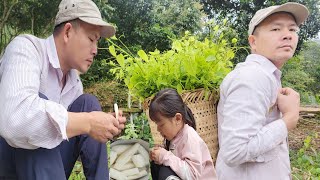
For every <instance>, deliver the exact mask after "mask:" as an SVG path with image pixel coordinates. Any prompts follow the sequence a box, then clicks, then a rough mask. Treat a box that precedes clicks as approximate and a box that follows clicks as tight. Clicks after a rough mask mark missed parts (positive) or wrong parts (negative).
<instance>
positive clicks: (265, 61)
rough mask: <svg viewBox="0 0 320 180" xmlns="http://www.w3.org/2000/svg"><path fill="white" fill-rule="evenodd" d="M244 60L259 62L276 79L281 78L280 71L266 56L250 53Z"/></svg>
mask: <svg viewBox="0 0 320 180" xmlns="http://www.w3.org/2000/svg"><path fill="white" fill-rule="evenodd" d="M246 62H255V63H258V64H260V65H261V66H262V67H263V69H264V70H266V71H267V72H268V73H271V74H274V75H275V76H276V77H277V78H278V79H280V78H281V74H282V72H281V71H280V70H279V69H278V68H277V67H276V66H275V65H274V64H273V63H272V62H271V61H270V60H269V59H268V58H266V57H264V56H262V55H259V54H250V55H248V56H247V58H246Z"/></svg>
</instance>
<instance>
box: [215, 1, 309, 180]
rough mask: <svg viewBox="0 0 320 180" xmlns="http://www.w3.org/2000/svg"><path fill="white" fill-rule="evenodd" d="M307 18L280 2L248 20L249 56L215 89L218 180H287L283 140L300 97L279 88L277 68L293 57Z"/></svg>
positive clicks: (293, 120) (301, 9) (299, 7)
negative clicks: (216, 92)
mask: <svg viewBox="0 0 320 180" xmlns="http://www.w3.org/2000/svg"><path fill="white" fill-rule="evenodd" d="M308 14H309V12H308V10H307V8H306V7H305V6H303V5H301V4H298V3H286V4H283V5H279V6H271V7H268V8H265V9H261V10H259V11H257V12H256V14H255V15H254V17H253V18H252V19H251V22H250V24H249V37H248V40H249V44H250V47H251V54H250V55H248V57H247V58H246V61H245V62H243V63H239V64H237V66H236V68H235V69H234V70H233V71H232V72H231V73H229V74H228V75H227V77H226V78H225V79H224V81H223V83H222V84H221V86H220V101H219V104H218V133H219V134H218V136H219V147H220V150H219V153H218V158H217V163H216V170H217V174H218V179H220V180H234V179H240V180H257V179H259V180H270V179H272V180H277V179H278V180H286V179H291V175H290V174H291V171H290V160H289V151H288V142H287V136H288V130H291V129H293V128H295V126H296V124H297V122H298V119H299V105H300V97H299V94H298V93H297V92H295V91H294V90H293V89H291V88H282V87H281V80H280V78H281V71H280V69H281V67H282V66H283V65H284V64H285V62H286V61H287V60H288V59H290V58H291V57H292V56H293V54H294V52H295V49H296V46H297V43H298V34H297V32H298V30H299V27H298V26H299V25H300V24H302V23H303V22H304V21H305V20H306V18H307V17H308Z"/></svg>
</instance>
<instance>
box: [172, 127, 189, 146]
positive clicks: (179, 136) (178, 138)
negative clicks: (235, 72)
mask: <svg viewBox="0 0 320 180" xmlns="http://www.w3.org/2000/svg"><path fill="white" fill-rule="evenodd" d="M182 123H183V122H182ZM188 127H189V125H188V124H184V126H183V128H182V129H181V130H180V131H179V132H178V133H177V135H176V137H174V139H173V140H172V142H171V143H172V144H176V143H177V142H178V141H180V139H181V138H182V137H183V134H184V131H187V129H188Z"/></svg>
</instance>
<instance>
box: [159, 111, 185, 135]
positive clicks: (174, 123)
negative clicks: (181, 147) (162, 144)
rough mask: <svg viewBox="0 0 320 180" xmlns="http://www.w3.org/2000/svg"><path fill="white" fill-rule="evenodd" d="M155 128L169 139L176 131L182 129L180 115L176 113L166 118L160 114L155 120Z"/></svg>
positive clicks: (182, 123)
mask: <svg viewBox="0 0 320 180" xmlns="http://www.w3.org/2000/svg"><path fill="white" fill-rule="evenodd" d="M156 124H157V130H158V131H159V132H160V134H161V135H162V136H163V137H164V138H165V139H167V140H169V141H171V140H172V139H173V138H174V137H175V136H176V135H177V134H178V132H179V131H180V130H181V129H182V127H183V125H184V122H183V120H182V115H181V114H180V113H177V114H176V115H175V116H174V117H172V118H167V117H164V116H161V115H160V121H158V122H156Z"/></svg>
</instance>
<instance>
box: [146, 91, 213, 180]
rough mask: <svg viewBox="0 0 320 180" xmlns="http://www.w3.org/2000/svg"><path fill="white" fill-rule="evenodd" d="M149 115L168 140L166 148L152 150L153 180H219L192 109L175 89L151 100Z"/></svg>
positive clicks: (162, 92) (159, 94)
mask: <svg viewBox="0 0 320 180" xmlns="http://www.w3.org/2000/svg"><path fill="white" fill-rule="evenodd" d="M149 116H150V119H151V120H152V121H154V122H155V123H156V124H157V130H158V131H159V132H160V133H161V135H162V136H163V137H164V138H165V142H166V143H165V145H164V147H165V148H162V147H154V148H153V149H151V151H150V159H151V160H153V162H151V174H152V179H154V180H166V179H185V180H206V179H208V180H216V179H217V177H216V172H215V169H214V165H213V162H212V159H211V156H210V152H209V150H208V147H207V145H206V144H205V142H204V141H203V140H202V139H201V137H200V136H199V135H198V133H197V132H196V131H195V129H196V124H195V120H194V117H193V115H192V112H191V110H190V109H189V108H188V106H187V105H185V104H184V102H183V100H182V98H181V96H180V95H179V94H178V92H177V91H176V90H174V89H164V90H161V91H159V92H158V93H157V94H156V96H155V97H154V98H153V99H152V100H151V103H150V106H149Z"/></svg>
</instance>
